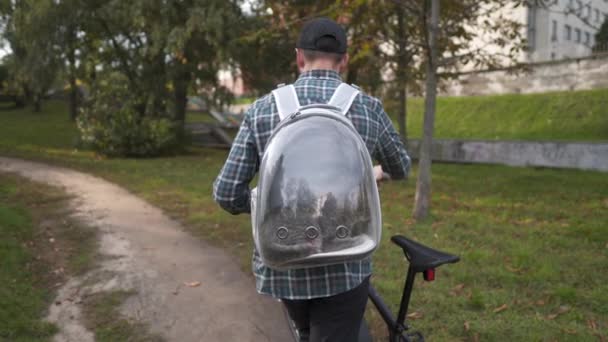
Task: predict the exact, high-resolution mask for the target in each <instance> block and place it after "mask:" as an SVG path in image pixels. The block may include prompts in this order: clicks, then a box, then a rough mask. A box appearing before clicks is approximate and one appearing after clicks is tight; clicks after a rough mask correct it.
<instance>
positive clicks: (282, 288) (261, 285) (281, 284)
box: [213, 70, 410, 299]
mask: <svg viewBox="0 0 608 342" xmlns="http://www.w3.org/2000/svg"><path fill="white" fill-rule="evenodd" d="M341 82H342V80H341V78H340V76H339V74H338V73H337V72H335V71H331V70H312V71H308V72H304V73H302V74H301V75H300V77H299V78H298V80H297V81H296V82H295V83H294V86H295V88H296V92H297V94H298V98H299V100H300V104H301V105H302V106H304V105H308V104H313V103H327V102H329V99H330V98H331V96H332V95H333V93H334V90H335V89H336V88H337V87H338V85H340V83H341ZM347 117H348V118H350V120H351V121H352V123H353V125H354V126H355V128H356V129H357V131H358V132H359V134H360V135H361V137H362V138H363V141H364V142H365V144H366V147H367V149H368V151H369V152H370V154H371V156H372V157H374V158H375V159H376V160H377V161H378V162H379V163H380V165H382V169H383V170H384V171H385V172H387V173H389V174H390V175H391V177H392V178H393V179H400V178H405V177H406V176H407V173H408V171H409V167H410V159H409V157H408V156H407V153H406V152H405V149H404V148H403V144H402V142H401V138H400V137H399V134H398V133H397V132H396V131H395V128H394V127H393V124H392V122H391V120H390V119H389V117H388V115H387V114H386V113H385V112H384V109H383V107H382V103H381V102H380V101H379V100H378V99H376V98H373V97H371V96H368V95H366V94H363V93H361V94H360V95H358V96H357V98H356V99H355V101H354V102H353V105H352V106H351V108H350V110H349V112H348V113H347ZM278 123H279V115H278V112H277V108H276V104H275V102H274V97H273V96H272V94H268V95H266V96H264V97H262V98H260V99H258V100H257V101H256V102H255V103H254V104H253V105H252V106H251V107H250V108H249V110H248V111H247V112H246V113H245V117H244V119H243V122H242V124H241V127H240V129H239V132H238V134H237V136H236V138H235V140H234V143H233V145H232V149H231V150H230V154H229V155H228V159H227V160H226V163H225V164H224V167H223V168H222V170H221V171H220V174H219V176H218V177H217V179H216V180H215V183H214V186H213V195H214V199H215V201H216V202H218V203H219V204H220V206H222V208H224V209H225V210H227V211H228V212H230V213H232V214H239V213H247V212H250V203H249V193H250V190H249V183H250V182H251V180H252V179H253V178H254V176H255V174H256V172H257V171H258V168H259V165H260V160H261V159H262V156H263V154H264V150H265V148H266V143H267V142H268V139H269V138H270V135H271V134H272V131H273V129H274V127H276V125H277V124H278ZM253 273H254V274H255V277H256V287H257V290H258V292H259V293H262V294H268V295H272V296H273V297H277V298H287V299H310V298H316V297H328V296H332V295H335V294H338V293H342V292H346V291H348V290H351V289H353V288H355V287H357V286H358V285H359V284H361V282H362V281H363V280H364V279H365V278H366V277H368V276H369V275H370V274H371V260H370V259H369V258H368V259H365V260H361V261H356V262H347V263H341V264H336V265H330V266H323V267H312V268H303V269H294V270H288V271H278V270H274V269H271V268H269V267H267V266H265V265H264V264H263V263H262V260H261V259H260V256H259V254H258V253H257V251H255V250H254V253H253Z"/></svg>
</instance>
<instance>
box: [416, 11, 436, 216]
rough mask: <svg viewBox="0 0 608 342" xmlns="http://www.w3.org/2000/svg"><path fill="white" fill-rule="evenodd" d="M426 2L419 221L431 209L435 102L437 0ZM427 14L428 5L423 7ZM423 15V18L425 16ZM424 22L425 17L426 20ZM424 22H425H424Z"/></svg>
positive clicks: (419, 171) (417, 200) (419, 163)
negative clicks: (424, 87)
mask: <svg viewBox="0 0 608 342" xmlns="http://www.w3.org/2000/svg"><path fill="white" fill-rule="evenodd" d="M429 1H430V3H431V6H430V7H431V8H430V22H429V25H428V29H427V32H428V40H427V44H426V50H427V62H426V94H425V99H424V126H423V133H422V143H421V144H420V160H419V162H418V181H417V182H416V197H415V202H414V212H413V216H414V219H416V220H421V219H424V218H426V217H427V216H428V215H429V212H430V207H431V151H432V149H431V147H432V144H433V127H434V125H435V102H436V98H437V34H438V25H439V0H427V4H428V2H429ZM425 7H427V9H426V10H425V13H426V12H427V11H428V5H427V6H425ZM425 15H426V14H425ZM427 18H428V16H427ZM427 18H425V20H427Z"/></svg>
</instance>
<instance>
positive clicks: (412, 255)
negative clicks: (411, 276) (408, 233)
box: [391, 235, 460, 272]
mask: <svg viewBox="0 0 608 342" xmlns="http://www.w3.org/2000/svg"><path fill="white" fill-rule="evenodd" d="M391 241H393V243H395V244H396V245H397V246H399V247H401V248H402V249H403V253H405V257H406V258H407V260H409V262H410V264H411V266H412V267H413V268H414V272H423V271H426V270H428V269H432V268H436V267H439V266H441V265H443V264H453V263H455V262H458V261H459V260H460V257H458V256H456V255H452V254H449V253H444V252H442V251H438V250H436V249H432V248H430V247H427V246H425V245H423V244H421V243H418V242H416V241H413V240H410V239H408V238H406V237H405V236H402V235H395V236H393V237H391Z"/></svg>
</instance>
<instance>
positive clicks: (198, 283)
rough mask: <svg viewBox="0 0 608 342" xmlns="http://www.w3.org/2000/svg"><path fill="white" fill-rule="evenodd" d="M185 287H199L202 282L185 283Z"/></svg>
mask: <svg viewBox="0 0 608 342" xmlns="http://www.w3.org/2000/svg"><path fill="white" fill-rule="evenodd" d="M184 285H186V286H188V287H197V286H201V282H200V281H191V282H185V283H184Z"/></svg>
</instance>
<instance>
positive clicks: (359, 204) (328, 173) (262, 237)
mask: <svg viewBox="0 0 608 342" xmlns="http://www.w3.org/2000/svg"><path fill="white" fill-rule="evenodd" d="M358 93H359V91H358V90H357V89H356V88H355V87H352V86H350V85H347V84H344V83H343V84H341V85H340V86H339V87H338V88H337V89H336V91H335V93H334V94H333V96H332V98H331V100H330V101H329V103H328V104H312V105H308V106H303V107H301V106H300V104H299V101H298V97H297V95H296V92H295V88H294V87H293V86H292V85H287V86H282V87H280V88H278V89H276V90H275V91H273V95H274V98H275V102H276V104H277V109H278V111H279V116H280V118H281V121H280V123H279V124H278V125H277V127H276V128H275V129H274V131H273V133H272V135H271V137H270V139H269V141H268V143H267V145H266V150H265V151H264V156H263V158H262V162H261V165H260V173H259V180H258V186H257V188H256V189H254V191H253V192H252V196H251V202H252V203H251V217H252V226H253V238H254V241H255V246H256V248H257V251H258V253H259V254H260V256H261V258H262V261H263V262H264V264H265V265H267V266H269V267H271V268H275V269H293V268H304V267H315V266H323V265H330V264H335V263H341V262H345V261H355V260H361V259H364V258H366V257H368V256H370V255H371V254H372V252H373V251H374V250H375V249H376V247H377V246H378V244H379V242H380V234H381V230H382V229H381V228H382V219H381V213H380V199H379V197H378V189H377V186H376V181H375V178H374V174H373V166H372V160H371V158H370V155H369V152H368V150H367V148H366V146H365V143H364V142H363V140H362V139H361V137H360V135H359V134H358V133H357V131H356V130H355V128H354V126H353V125H352V123H351V121H350V120H349V119H348V118H347V117H346V116H345V114H346V113H347V112H348V110H349V108H350V106H351V105H352V103H353V101H354V99H355V98H356V96H357V95H358Z"/></svg>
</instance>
